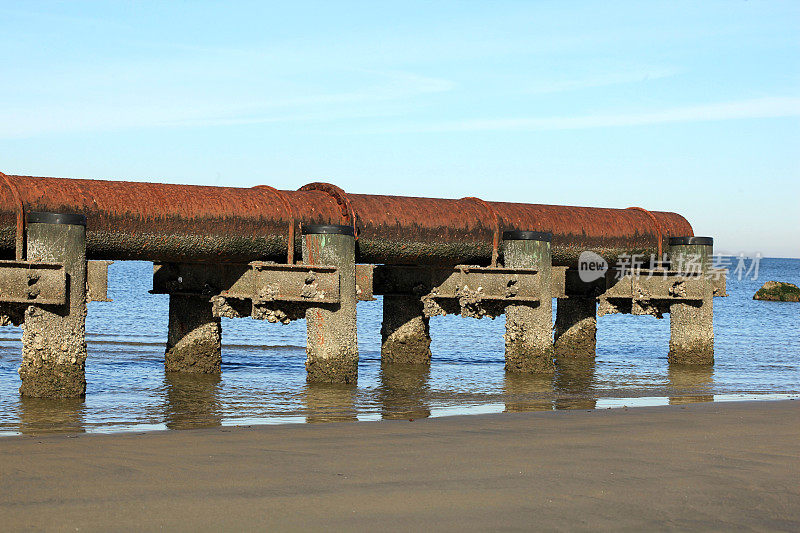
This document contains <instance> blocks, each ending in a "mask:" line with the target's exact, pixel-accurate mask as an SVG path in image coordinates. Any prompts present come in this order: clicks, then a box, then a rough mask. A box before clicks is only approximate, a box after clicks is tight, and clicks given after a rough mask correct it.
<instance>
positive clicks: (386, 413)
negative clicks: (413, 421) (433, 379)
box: [377, 364, 431, 420]
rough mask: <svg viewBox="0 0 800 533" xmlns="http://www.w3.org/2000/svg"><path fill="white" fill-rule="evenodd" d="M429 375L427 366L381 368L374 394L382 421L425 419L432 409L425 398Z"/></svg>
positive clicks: (429, 370) (390, 365) (389, 365)
mask: <svg viewBox="0 0 800 533" xmlns="http://www.w3.org/2000/svg"><path fill="white" fill-rule="evenodd" d="M430 376H431V367H430V365H403V364H383V365H381V373H380V385H379V386H378V390H377V393H378V401H379V402H380V405H381V416H382V418H383V419H384V420H392V419H395V420H396V419H403V418H428V417H429V416H430V415H431V410H430V406H429V405H428V402H427V401H426V397H427V396H428V392H429V390H428V380H429V378H430Z"/></svg>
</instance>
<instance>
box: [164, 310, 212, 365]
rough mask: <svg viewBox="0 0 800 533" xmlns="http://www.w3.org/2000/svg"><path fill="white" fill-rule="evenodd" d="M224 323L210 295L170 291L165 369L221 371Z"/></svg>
mask: <svg viewBox="0 0 800 533" xmlns="http://www.w3.org/2000/svg"><path fill="white" fill-rule="evenodd" d="M221 364H222V326H221V323H220V319H219V318H215V317H214V315H213V314H212V312H211V302H210V301H209V299H208V298H204V297H199V296H184V295H178V294H170V296H169V329H168V331H167V350H166V353H165V354H164V369H165V370H166V371H167V372H193V373H196V374H219V373H220V372H221Z"/></svg>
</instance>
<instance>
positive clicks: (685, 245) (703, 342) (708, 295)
mask: <svg viewBox="0 0 800 533" xmlns="http://www.w3.org/2000/svg"><path fill="white" fill-rule="evenodd" d="M669 244H670V249H669V255H670V261H671V264H672V268H673V269H676V270H680V271H682V272H684V273H686V274H688V275H696V276H701V277H702V278H703V280H704V284H703V299H702V300H701V301H699V302H696V303H694V302H692V303H687V302H681V303H675V304H672V305H670V309H669V312H670V320H669V325H670V339H669V357H668V359H669V362H670V364H681V365H713V364H714V289H713V287H712V285H711V280H710V279H709V278H708V276H707V274H708V268H709V267H710V266H711V260H712V253H713V244H714V241H713V239H712V238H711V237H673V238H671V239H670V242H669Z"/></svg>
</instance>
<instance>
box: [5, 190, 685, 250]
mask: <svg viewBox="0 0 800 533" xmlns="http://www.w3.org/2000/svg"><path fill="white" fill-rule="evenodd" d="M9 178H10V179H11V181H13V183H14V184H15V185H16V188H17V191H18V194H19V199H15V198H14V195H13V194H12V191H11V189H10V188H9V187H3V188H0V254H2V255H3V256H6V257H10V256H11V255H12V254H13V251H14V249H15V242H16V228H17V222H16V220H17V216H18V211H19V209H18V201H17V200H21V202H22V204H23V205H24V208H25V210H26V211H50V212H62V213H82V214H84V215H86V217H87V219H88V224H87V235H86V237H87V239H86V242H87V254H88V257H89V258H91V259H119V260H125V259H139V260H146V261H181V262H246V261H253V260H275V261H280V262H283V261H286V258H287V247H288V241H289V235H290V234H294V235H298V236H299V235H300V231H299V226H300V225H303V224H331V223H332V224H352V222H353V220H355V223H356V226H357V228H356V229H357V235H358V237H357V238H358V241H357V260H358V261H359V262H364V263H384V264H477V265H488V264H490V263H491V262H492V260H493V252H494V251H495V250H496V248H497V243H496V242H495V241H496V236H497V234H498V231H505V230H515V229H518V230H535V231H547V232H551V233H553V242H552V254H553V263H554V264H555V265H573V264H575V263H576V261H577V257H578V255H579V254H580V252H581V251H583V250H594V251H596V252H597V253H599V254H600V255H602V256H603V257H605V258H607V259H614V258H616V257H617V256H618V255H619V254H621V253H642V254H647V255H649V254H657V253H658V251H659V249H660V248H661V247H662V246H664V247H665V246H666V242H665V241H666V239H669V237H675V236H691V235H693V234H694V233H693V231H692V227H691V225H690V224H689V222H688V221H687V220H686V219H685V218H683V217H682V216H681V215H678V214H676V213H668V212H660V211H653V212H651V211H646V210H644V209H639V208H637V209H604V208H595V207H570V206H555V205H540V204H521V203H508V202H483V201H480V200H478V201H476V200H477V199H475V198H465V199H461V200H453V199H439V198H413V197H403V196H383V195H369V194H346V193H344V191H342V190H341V189H339V188H338V187H335V186H332V185H329V184H320V183H315V184H311V186H308V187H304V188H303V189H304V190H299V191H280V193H279V194H269V193H268V191H265V190H264V188H258V187H255V188H234V187H206V186H198V185H169V184H161V183H132V182H124V181H99V180H85V179H66V178H41V177H32V176H9ZM295 224H296V225H297V226H298V227H297V228H294V225H295ZM290 225H291V226H292V227H293V228H294V229H295V231H288V228H289V226H290ZM498 226H499V227H498ZM294 240H295V242H294V247H293V248H294V249H293V250H292V251H293V252H294V253H297V255H298V256H299V250H300V239H299V238H296V237H295V238H294ZM294 253H292V254H288V255H290V256H292V255H294ZM494 253H496V252H494Z"/></svg>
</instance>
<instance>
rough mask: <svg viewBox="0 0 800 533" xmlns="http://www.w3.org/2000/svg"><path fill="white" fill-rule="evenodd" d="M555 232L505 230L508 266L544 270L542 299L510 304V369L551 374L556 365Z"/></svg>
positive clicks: (541, 273)
mask: <svg viewBox="0 0 800 533" xmlns="http://www.w3.org/2000/svg"><path fill="white" fill-rule="evenodd" d="M551 238H552V235H551V234H549V233H541V232H538V231H506V232H504V233H503V256H504V258H505V266H506V268H532V269H537V270H539V272H540V278H541V282H542V293H541V300H540V301H539V302H538V303H533V304H517V305H509V306H508V307H506V334H505V341H506V371H507V372H531V373H550V374H552V373H553V371H554V365H553V300H552V297H551V288H550V286H551V277H552V275H551V272H552V263H551V256H550V240H551Z"/></svg>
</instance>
